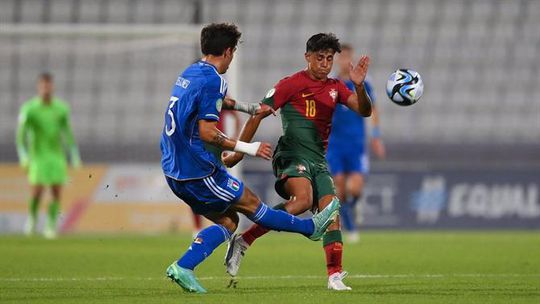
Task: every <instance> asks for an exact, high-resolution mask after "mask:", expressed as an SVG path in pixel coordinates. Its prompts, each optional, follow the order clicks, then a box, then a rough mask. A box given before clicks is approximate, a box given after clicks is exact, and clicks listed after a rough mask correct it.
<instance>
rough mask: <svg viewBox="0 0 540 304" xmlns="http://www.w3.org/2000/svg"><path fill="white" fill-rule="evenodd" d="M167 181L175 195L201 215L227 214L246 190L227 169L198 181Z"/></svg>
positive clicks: (170, 179) (168, 179)
mask: <svg viewBox="0 0 540 304" xmlns="http://www.w3.org/2000/svg"><path fill="white" fill-rule="evenodd" d="M166 180H167V184H168V185H169V187H170V188H171V190H172V191H173V193H174V194H175V195H176V196H177V197H178V198H180V199H181V200H182V201H183V202H185V203H186V204H188V205H189V206H190V207H191V209H192V210H193V212H194V213H196V214H200V215H206V214H209V213H223V212H225V211H226V210H227V209H229V208H230V207H231V206H233V205H234V204H235V203H237V202H238V201H239V200H240V198H241V197H242V194H243V190H244V185H243V183H242V182H241V181H240V180H238V179H236V178H235V177H233V176H231V175H229V174H228V173H227V172H226V171H225V169H223V170H218V171H216V172H215V173H214V174H212V175H211V176H208V177H205V178H202V179H197V180H189V181H178V180H174V179H172V178H170V177H166Z"/></svg>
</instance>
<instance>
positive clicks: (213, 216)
mask: <svg viewBox="0 0 540 304" xmlns="http://www.w3.org/2000/svg"><path fill="white" fill-rule="evenodd" d="M204 217H205V218H207V219H209V220H210V221H211V222H213V223H215V224H219V225H222V226H223V227H225V228H226V229H227V230H229V232H231V233H233V232H234V231H236V228H237V227H238V221H239V218H238V214H237V213H236V211H234V210H231V209H228V210H226V211H225V212H223V213H218V212H211V213H207V214H205V215H204Z"/></svg>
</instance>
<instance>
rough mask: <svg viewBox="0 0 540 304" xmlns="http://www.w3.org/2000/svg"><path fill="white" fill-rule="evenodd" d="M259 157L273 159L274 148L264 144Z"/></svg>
mask: <svg viewBox="0 0 540 304" xmlns="http://www.w3.org/2000/svg"><path fill="white" fill-rule="evenodd" d="M256 156H257V157H260V158H264V159H266V160H271V159H272V146H271V145H270V144H269V143H266V142H262V143H261V145H260V146H259V150H257V154H256Z"/></svg>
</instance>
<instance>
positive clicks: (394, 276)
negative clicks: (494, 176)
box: [0, 273, 540, 282]
mask: <svg viewBox="0 0 540 304" xmlns="http://www.w3.org/2000/svg"><path fill="white" fill-rule="evenodd" d="M524 277H538V278H540V274H537V273H531V274H519V273H493V274H489V273H454V274H351V275H348V276H347V278H348V279H432V278H524ZM230 278H231V277H229V276H218V277H214V276H209V277H200V278H198V279H199V280H201V281H207V280H229V279H230ZM326 278H327V277H326V276H320V275H281V276H279V275H278V276H239V277H237V279H238V280H272V279H275V280H299V279H300V280H302V279H304V280H305V279H309V280H315V279H316V280H319V279H326ZM128 280H135V281H154V280H167V278H165V277H146V278H144V277H95V278H0V282H69V281H75V282H76V281H128Z"/></svg>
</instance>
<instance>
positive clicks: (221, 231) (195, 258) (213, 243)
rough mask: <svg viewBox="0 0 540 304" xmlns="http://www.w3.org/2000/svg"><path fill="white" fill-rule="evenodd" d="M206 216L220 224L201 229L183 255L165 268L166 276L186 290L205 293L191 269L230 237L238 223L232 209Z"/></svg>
mask: <svg viewBox="0 0 540 304" xmlns="http://www.w3.org/2000/svg"><path fill="white" fill-rule="evenodd" d="M207 217H208V218H209V219H211V220H213V221H214V222H216V223H221V224H215V225H212V226H209V227H207V228H205V229H203V230H201V231H200V232H199V233H198V234H197V236H196V237H195V239H194V240H193V242H192V243H191V246H189V249H188V250H187V251H186V252H185V253H184V255H183V256H182V257H181V258H180V259H179V260H178V261H175V262H174V263H172V264H171V265H170V266H169V267H168V268H167V272H166V274H167V277H169V278H170V279H171V280H173V281H174V282H176V283H177V284H178V285H180V287H182V288H183V289H184V290H185V291H188V292H194V293H206V289H204V287H202V286H201V284H200V283H199V281H197V279H196V278H195V275H194V273H193V270H194V269H195V267H196V266H197V265H199V264H200V263H201V262H202V261H204V260H205V259H206V258H207V257H208V256H210V255H211V254H212V252H213V251H214V249H216V248H217V247H218V246H219V245H220V244H221V243H223V242H225V241H226V240H228V239H229V238H230V236H231V232H230V231H234V230H235V229H236V225H237V224H238V216H237V215H236V213H235V212H232V211H227V212H226V213H225V214H223V215H221V216H216V217H214V216H212V215H208V216H207ZM222 224H224V225H226V226H228V228H226V227H225V226H224V225H222Z"/></svg>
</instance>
